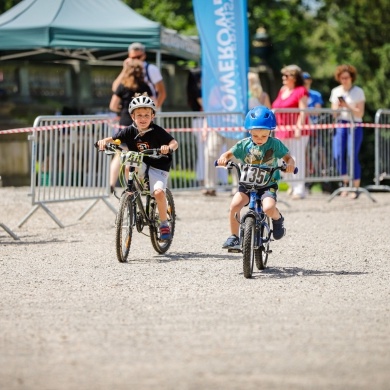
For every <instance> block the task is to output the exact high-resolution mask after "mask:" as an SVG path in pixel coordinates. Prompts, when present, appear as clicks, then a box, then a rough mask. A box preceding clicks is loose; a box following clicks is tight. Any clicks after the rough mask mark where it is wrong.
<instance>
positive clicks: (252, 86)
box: [248, 72, 271, 109]
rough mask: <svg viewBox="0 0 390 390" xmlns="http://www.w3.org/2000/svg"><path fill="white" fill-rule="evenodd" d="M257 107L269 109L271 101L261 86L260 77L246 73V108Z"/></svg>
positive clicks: (253, 73) (252, 73)
mask: <svg viewBox="0 0 390 390" xmlns="http://www.w3.org/2000/svg"><path fill="white" fill-rule="evenodd" d="M257 106H265V107H267V108H271V100H270V98H269V95H268V93H267V92H264V90H263V87H262V86H261V82H260V77H259V75H258V74H257V73H255V72H248V108H249V109H252V108H254V107H257Z"/></svg>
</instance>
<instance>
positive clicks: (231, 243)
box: [222, 234, 240, 249]
mask: <svg viewBox="0 0 390 390" xmlns="http://www.w3.org/2000/svg"><path fill="white" fill-rule="evenodd" d="M239 244H240V239H239V238H238V237H237V236H236V235H235V234H233V235H231V236H230V237H229V238H228V239H227V240H226V241H225V243H224V244H223V245H222V249H228V248H233V247H235V246H237V245H239Z"/></svg>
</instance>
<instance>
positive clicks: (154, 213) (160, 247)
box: [150, 188, 176, 254]
mask: <svg viewBox="0 0 390 390" xmlns="http://www.w3.org/2000/svg"><path fill="white" fill-rule="evenodd" d="M165 197H166V199H167V214H168V225H169V227H170V229H171V239H170V240H165V241H163V240H161V239H160V216H159V214H158V209H157V205H156V202H155V201H153V204H152V205H151V208H150V220H151V221H152V224H151V225H150V240H151V241H152V245H153V248H154V250H155V251H156V252H157V253H160V254H162V253H165V252H166V251H167V250H168V249H169V247H170V246H171V244H172V240H173V235H174V234H175V223H176V209H175V202H174V201H173V195H172V192H171V191H170V189H169V188H167V189H166V191H165Z"/></svg>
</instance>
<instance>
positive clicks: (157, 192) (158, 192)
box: [153, 188, 165, 198]
mask: <svg viewBox="0 0 390 390" xmlns="http://www.w3.org/2000/svg"><path fill="white" fill-rule="evenodd" d="M153 195H154V197H155V198H162V197H163V196H164V195H165V193H164V190H163V189H161V188H157V189H156V190H155V191H154V193H153Z"/></svg>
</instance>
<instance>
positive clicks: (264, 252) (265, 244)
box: [255, 217, 270, 271]
mask: <svg viewBox="0 0 390 390" xmlns="http://www.w3.org/2000/svg"><path fill="white" fill-rule="evenodd" d="M265 222H266V224H267V225H268V226H270V225H269V223H270V220H269V217H266V219H265ZM260 235H261V242H262V245H261V246H260V247H259V248H258V249H257V250H256V252H255V263H256V268H257V269H258V270H260V271H261V270H263V269H264V268H265V267H266V266H267V261H268V253H269V242H270V241H269V230H268V229H267V228H266V226H265V224H264V223H262V224H261V228H260Z"/></svg>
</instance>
